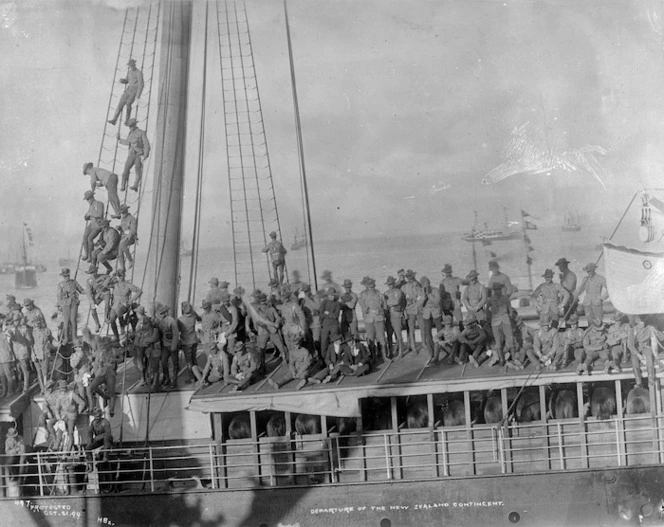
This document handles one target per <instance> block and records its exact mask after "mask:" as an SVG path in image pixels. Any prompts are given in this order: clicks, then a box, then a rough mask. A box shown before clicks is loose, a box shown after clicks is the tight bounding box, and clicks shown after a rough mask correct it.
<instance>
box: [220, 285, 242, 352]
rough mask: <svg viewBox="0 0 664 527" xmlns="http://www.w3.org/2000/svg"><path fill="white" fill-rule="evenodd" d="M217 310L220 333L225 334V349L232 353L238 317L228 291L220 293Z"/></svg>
mask: <svg viewBox="0 0 664 527" xmlns="http://www.w3.org/2000/svg"><path fill="white" fill-rule="evenodd" d="M217 311H219V315H221V321H220V322H221V324H220V333H223V334H224V335H225V336H226V342H227V347H226V351H227V352H228V353H229V354H232V353H233V350H234V349H235V341H236V340H237V328H238V322H239V318H238V313H237V308H236V307H235V306H234V305H233V304H232V303H231V295H230V294H229V293H228V292H226V291H223V292H222V293H221V304H219V306H217Z"/></svg>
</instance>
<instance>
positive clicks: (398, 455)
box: [387, 397, 403, 479]
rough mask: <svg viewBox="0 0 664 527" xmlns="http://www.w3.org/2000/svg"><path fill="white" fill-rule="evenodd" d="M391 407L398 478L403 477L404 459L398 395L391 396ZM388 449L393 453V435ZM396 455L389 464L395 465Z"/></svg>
mask: <svg viewBox="0 0 664 527" xmlns="http://www.w3.org/2000/svg"><path fill="white" fill-rule="evenodd" d="M390 409H391V410H392V431H393V432H394V434H393V436H394V439H395V449H396V463H397V466H398V470H397V478H398V479H403V469H402V466H403V460H402V459H401V437H400V436H399V412H398V411H397V410H398V409H397V398H396V397H390ZM387 451H388V452H389V453H390V454H391V453H392V447H391V437H390V447H389V448H388V449H387ZM394 461H395V460H394V457H392V459H390V463H389V465H390V466H391V467H394ZM392 473H393V474H394V470H392Z"/></svg>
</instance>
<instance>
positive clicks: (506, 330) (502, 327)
mask: <svg viewBox="0 0 664 527" xmlns="http://www.w3.org/2000/svg"><path fill="white" fill-rule="evenodd" d="M488 310H489V313H490V314H491V330H492V332H493V338H494V341H495V345H496V346H495V347H496V350H495V351H496V353H497V354H498V358H499V360H500V362H501V365H502V363H504V361H505V354H504V352H503V350H504V349H505V350H508V351H511V352H512V353H514V335H513V334H512V320H511V319H510V314H511V311H512V306H511V305H510V301H509V297H506V296H503V295H502V294H500V293H499V294H496V289H495V288H494V294H493V295H491V297H490V298H489V307H488ZM503 346H504V348H503Z"/></svg>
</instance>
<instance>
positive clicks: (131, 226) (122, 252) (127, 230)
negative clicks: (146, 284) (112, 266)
mask: <svg viewBox="0 0 664 527" xmlns="http://www.w3.org/2000/svg"><path fill="white" fill-rule="evenodd" d="M120 215H121V218H120V232H121V234H122V237H121V238H120V246H119V248H118V267H119V268H120V269H126V268H129V269H131V268H132V267H133V266H134V260H133V259H132V257H131V251H130V250H129V247H131V246H132V245H134V243H136V237H137V234H138V230H137V229H138V223H137V222H136V218H135V217H134V216H133V215H132V214H130V213H129V207H128V206H127V205H120ZM125 259H126V260H127V262H128V263H129V265H128V266H126V267H125Z"/></svg>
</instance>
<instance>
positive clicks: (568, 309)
mask: <svg viewBox="0 0 664 527" xmlns="http://www.w3.org/2000/svg"><path fill="white" fill-rule="evenodd" d="M555 265H556V266H558V269H560V274H559V275H558V278H559V279H560V285H561V286H563V287H564V288H565V290H566V291H567V292H568V293H569V300H568V302H567V304H566V305H565V306H564V309H565V311H564V312H565V314H566V316H568V317H569V315H570V314H571V313H573V312H574V310H575V307H576V306H575V305H574V292H575V291H576V274H574V273H573V272H572V271H570V269H569V267H568V266H569V261H568V260H567V258H559V259H558V261H557V262H556V264H555Z"/></svg>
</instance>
